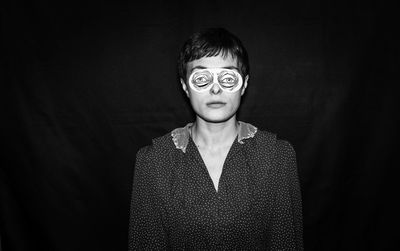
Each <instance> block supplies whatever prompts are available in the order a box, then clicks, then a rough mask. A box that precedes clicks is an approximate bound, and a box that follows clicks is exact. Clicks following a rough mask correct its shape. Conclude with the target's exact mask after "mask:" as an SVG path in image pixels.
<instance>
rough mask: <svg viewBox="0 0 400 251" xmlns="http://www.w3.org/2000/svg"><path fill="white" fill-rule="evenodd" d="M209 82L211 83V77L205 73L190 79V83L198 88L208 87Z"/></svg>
mask: <svg viewBox="0 0 400 251" xmlns="http://www.w3.org/2000/svg"><path fill="white" fill-rule="evenodd" d="M211 81H212V76H211V75H209V74H205V73H199V74H195V75H194V76H193V78H192V83H193V84H195V85H197V86H199V87H203V86H205V85H208V84H209V83H210V82H211Z"/></svg>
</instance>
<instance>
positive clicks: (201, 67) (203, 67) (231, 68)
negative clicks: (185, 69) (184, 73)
mask: <svg viewBox="0 0 400 251" xmlns="http://www.w3.org/2000/svg"><path fill="white" fill-rule="evenodd" d="M216 68H222V69H228V70H237V71H239V68H237V67H236V66H225V67H216ZM197 69H201V70H203V69H208V67H205V66H201V65H198V66H195V67H193V68H192V69H191V70H190V73H192V72H193V71H194V70H197Z"/></svg>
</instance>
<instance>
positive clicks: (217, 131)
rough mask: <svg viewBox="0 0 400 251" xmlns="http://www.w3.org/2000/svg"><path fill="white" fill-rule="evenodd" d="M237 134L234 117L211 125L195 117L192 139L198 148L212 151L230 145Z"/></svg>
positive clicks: (236, 124) (236, 123)
mask: <svg viewBox="0 0 400 251" xmlns="http://www.w3.org/2000/svg"><path fill="white" fill-rule="evenodd" d="M237 132H238V122H237V120H236V116H233V117H232V118H230V119H229V120H228V121H225V122H221V123H211V122H207V121H204V120H203V119H201V118H199V117H197V118H196V122H195V124H194V125H193V127H192V139H193V141H194V142H195V143H196V145H197V146H198V147H202V148H209V149H214V148H218V147H224V146H227V145H229V146H230V145H231V144H232V142H233V140H234V139H235V138H236V136H237Z"/></svg>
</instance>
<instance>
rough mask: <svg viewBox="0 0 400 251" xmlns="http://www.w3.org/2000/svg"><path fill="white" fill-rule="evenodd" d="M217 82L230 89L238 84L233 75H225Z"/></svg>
mask: <svg viewBox="0 0 400 251" xmlns="http://www.w3.org/2000/svg"><path fill="white" fill-rule="evenodd" d="M219 82H220V83H221V84H223V85H224V86H227V87H232V86H234V85H236V84H237V83H238V78H237V77H236V76H235V75H234V74H231V73H226V74H223V75H222V76H221V77H220V78H219Z"/></svg>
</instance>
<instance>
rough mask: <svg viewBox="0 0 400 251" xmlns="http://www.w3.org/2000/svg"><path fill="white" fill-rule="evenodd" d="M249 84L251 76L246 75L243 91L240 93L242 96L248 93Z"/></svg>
mask: <svg viewBox="0 0 400 251" xmlns="http://www.w3.org/2000/svg"><path fill="white" fill-rule="evenodd" d="M247 82H249V75H246V77H245V78H244V81H243V87H242V91H241V93H240V95H241V96H243V94H244V92H245V91H246V88H247Z"/></svg>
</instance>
